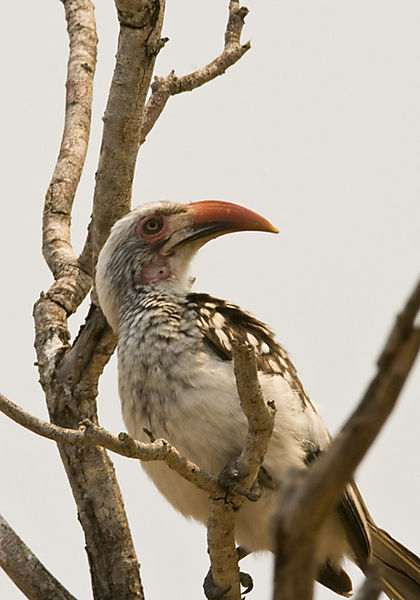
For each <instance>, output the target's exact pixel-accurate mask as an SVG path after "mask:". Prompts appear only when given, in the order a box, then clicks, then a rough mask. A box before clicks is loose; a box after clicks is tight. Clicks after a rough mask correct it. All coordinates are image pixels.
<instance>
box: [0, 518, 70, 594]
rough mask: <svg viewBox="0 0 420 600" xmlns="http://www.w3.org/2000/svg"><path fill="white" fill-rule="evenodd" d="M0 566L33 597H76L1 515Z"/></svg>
mask: <svg viewBox="0 0 420 600" xmlns="http://www.w3.org/2000/svg"><path fill="white" fill-rule="evenodd" d="M0 566H1V567H2V568H3V569H4V570H5V571H6V573H7V574H8V576H9V577H10V579H11V580H12V581H13V582H14V583H15V584H16V585H17V587H18V588H19V589H20V590H21V591H22V592H23V593H24V594H25V596H27V597H28V598H31V600H75V598H74V596H72V595H71V594H70V593H69V592H68V591H67V590H66V589H65V587H63V586H62V585H61V583H60V582H59V581H57V580H56V579H55V577H53V575H51V573H50V572H49V571H48V570H47V569H46V568H45V567H44V565H43V564H42V563H41V562H40V561H39V559H38V558H37V557H36V556H35V555H34V554H33V553H32V552H31V550H29V548H28V547H27V546H26V544H25V543H24V542H23V541H22V540H21V539H20V537H19V536H18V535H17V534H16V532H15V531H13V529H12V528H11V527H10V525H9V524H8V522H7V521H6V520H5V519H4V518H3V517H2V516H1V515H0Z"/></svg>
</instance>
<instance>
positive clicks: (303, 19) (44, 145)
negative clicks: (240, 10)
mask: <svg viewBox="0 0 420 600" xmlns="http://www.w3.org/2000/svg"><path fill="white" fill-rule="evenodd" d="M227 4H228V2H227V0H213V2H211V3H208V2H203V1H202V0H176V1H174V0H168V2H167V12H166V19H165V24H164V31H163V34H164V35H165V36H168V37H169V38H170V41H169V43H168V44H167V45H166V46H165V48H164V49H163V50H162V52H161V53H160V55H159V57H158V61H157V66H156V73H157V74H159V75H166V74H167V73H168V72H169V71H170V70H171V69H173V68H174V69H175V71H176V73H177V74H178V75H182V74H184V73H187V72H190V71H192V70H194V69H197V68H199V67H200V66H202V65H204V64H205V63H207V62H209V61H210V60H212V59H213V58H214V57H215V56H216V55H217V54H218V53H219V52H220V51H221V49H222V47H223V34H224V28H225V24H226V20H227ZM247 6H248V7H249V8H250V14H249V16H248V18H247V24H246V27H245V29H244V34H243V41H247V40H248V39H250V40H251V43H252V48H251V50H250V51H249V52H248V53H247V54H246V55H245V56H244V57H243V58H242V59H241V61H240V62H239V63H238V64H237V65H235V66H234V67H232V68H231V69H229V71H228V72H227V73H226V74H225V75H224V76H223V77H220V78H218V79H217V80H215V81H213V82H211V83H210V84H207V85H206V86H204V87H202V88H200V89H198V90H196V91H194V92H192V93H189V94H184V95H180V96H176V97H175V98H172V99H170V101H169V103H168V105H167V108H166V109H165V111H164V113H163V115H162V116H161V118H160V119H159V121H158V122H157V124H156V126H155V128H154V130H153V131H152V133H151V134H150V135H149V137H148V139H147V141H146V143H145V145H144V146H143V147H142V149H141V151H140V155H139V162H138V169H137V175H136V179H135V185H134V194H133V205H137V204H141V203H142V202H149V201H153V200H160V199H168V200H175V201H183V202H184V201H185V202H189V201H193V200H199V199H222V200H228V201H232V202H237V203H239V204H243V205H245V206H247V207H249V208H251V209H254V210H257V211H258V212H260V213H261V214H263V215H264V216H265V217H267V218H268V219H269V220H271V221H272V222H273V223H275V224H276V225H277V226H278V227H279V229H280V235H279V236H263V235H261V234H258V233H242V234H239V235H236V236H226V237H225V238H221V239H219V240H217V241H216V242H213V243H212V244H210V245H208V246H206V247H205V248H204V249H203V250H202V252H201V254H200V256H199V257H198V258H197V260H196V261H195V263H194V271H193V272H194V275H196V277H197V281H196V284H195V290H197V291H206V292H209V293H211V294H213V295H215V296H220V297H222V298H225V299H228V300H230V301H232V302H235V303H237V304H240V305H241V306H242V307H243V308H244V309H247V310H250V311H252V312H254V313H255V314H256V316H258V317H259V318H260V319H262V320H263V321H265V322H267V323H269V324H270V326H271V327H272V328H273V329H274V331H276V333H277V336H278V338H279V340H280V342H281V343H282V344H283V345H284V346H285V347H286V348H287V349H288V350H289V352H290V355H291V357H292V359H293V361H294V363H295V365H296V367H297V368H298V371H299V373H300V376H301V379H302V381H303V383H304V385H305V388H306V390H307V392H308V393H309V395H310V396H311V398H312V400H313V401H314V402H315V403H317V404H318V406H319V407H320V410H321V412H322V414H323V415H324V417H325V420H326V422H327V424H328V426H329V428H330V430H331V431H332V432H333V433H334V432H335V431H337V429H338V428H339V427H340V426H341V424H342V423H343V422H344V420H345V419H346V418H347V417H348V415H349V414H350V412H351V411H352V409H353V407H354V406H355V404H356V403H357V401H358V399H359V398H360V396H361V394H362V392H363V390H364V388H365V386H366V385H367V383H368V381H369V378H370V377H371V376H372V374H373V373H374V369H375V360H376V357H377V355H378V352H379V350H380V348H381V345H382V343H383V341H384V338H385V336H386V334H387V332H388V330H389V328H390V326H391V324H392V323H393V320H394V318H395V316H396V313H397V311H398V310H399V309H400V307H401V305H402V303H403V302H404V301H405V299H406V297H407V295H408V293H409V292H410V290H411V289H412V287H413V286H414V283H415V281H416V278H417V277H418V275H419V271H420V269H419V257H420V202H419V191H420V176H419V173H420V164H419V163H420V108H419V107H420V68H419V66H420V39H419V35H418V31H419V24H420V5H419V3H418V2H416V1H415V0H410V1H409V0H401V1H400V2H398V3H395V2H391V1H390V0H368V1H366V0H364V1H363V2H362V1H360V0H354V1H353V2H351V3H348V2H343V1H337V0H318V1H317V2H313V1H312V0H300V1H299V2H296V1H293V0H283V1H281V2H279V1H278V0H277V1H275V0H265V2H258V1H257V0H250V1H249V2H248V3H247ZM2 15H3V16H2V23H3V26H2V35H1V36H0V49H1V56H2V59H3V60H2V64H3V67H2V89H3V92H2V100H1V104H2V109H1V111H0V127H1V132H2V135H1V138H2V143H1V149H0V152H1V160H0V168H1V181H2V186H3V187H2V189H3V201H2V205H3V209H2V223H1V235H0V245H1V246H0V252H1V260H0V281H1V289H2V290H3V291H2V293H1V301H2V310H1V312H0V332H1V362H0V375H1V377H0V390H1V392H2V393H4V394H5V395H6V396H8V397H9V399H10V400H12V401H13V402H15V403H17V404H19V405H21V406H22V407H23V408H25V409H26V410H28V411H30V412H31V413H33V414H34V415H37V416H39V417H41V418H47V417H46V415H47V412H46V408H45V404H44V400H43V395H42V392H41V389H40V387H39V385H38V381H37V380H38V375H37V371H36V368H35V367H34V366H33V363H34V361H35V353H34V349H33V322H32V316H31V311H32V305H33V303H34V301H35V299H36V298H37V297H38V295H39V293H40V292H41V290H46V289H48V287H49V285H50V283H51V276H50V274H49V272H48V270H47V268H46V266H45V264H44V262H43V259H42V257H41V212H42V204H43V199H44V195H45V192H46V189H47V187H48V183H49V179H50V176H51V173H52V171H53V168H54V163H55V159H56V156H57V153H58V148H59V143H60V138H61V131H62V125H63V108H64V93H65V89H64V82H65V72H66V61H67V45H68V42H67V34H66V27H65V21H64V12H63V7H62V5H61V3H60V2H58V1H56V2H51V1H47V0H38V2H26V3H25V4H24V5H22V4H19V7H17V6H16V5H15V4H14V3H5V4H4V6H3V7H2ZM96 18H97V25H98V34H99V57H98V67H97V74H96V78H95V79H96V81H95V97H94V108H93V121H92V135H91V145H90V149H89V154H88V158H87V163H86V168H85V171H84V174H83V177H82V181H81V184H80V187H79V190H78V193H77V197H76V203H75V209H74V216H73V224H72V236H73V243H74V246H75V248H76V250H77V251H79V250H80V249H81V247H82V244H83V241H84V237H85V233H86V226H87V222H88V218H89V215H90V211H91V201H92V194H93V186H94V173H95V170H96V165H97V160H98V153H99V146H100V139H101V134H102V121H101V117H102V114H103V112H104V108H105V103H106V97H107V93H108V90H109V85H110V80H111V76H112V70H113V66H114V56H115V52H116V43H117V32H118V27H117V20H116V15H115V10H114V6H113V2H111V0H108V1H107V2H98V3H97V7H96ZM87 308H88V306H87V304H86V305H85V306H84V307H82V308H81V310H80V311H79V313H78V315H77V316H75V317H72V319H71V328H72V332H73V334H75V333H76V332H77V330H78V327H79V325H80V323H81V322H82V321H83V319H84V316H85V314H86V312H87ZM419 390H420V369H419V365H418V364H417V366H416V367H415V368H414V370H413V373H412V375H411V376H410V379H409V381H408V382H407V385H406V387H405V389H404V392H403V394H402V395H401V399H400V401H399V404H398V406H397V408H396V410H395V412H394V413H393V415H392V416H391V418H390V419H389V421H388V423H387V425H386V427H385V428H384V430H383V431H382V433H381V435H380V438H379V439H378V441H377V442H376V443H375V445H374V447H373V448H372V449H371V451H370V452H369V454H368V455H367V457H366V459H365V461H364V463H363V464H362V466H361V467H360V468H359V471H358V473H357V481H358V483H359V486H360V488H361V490H362V492H363V495H364V497H365V499H366V502H367V504H368V506H369V509H370V511H371V512H372V514H373V515H374V517H375V519H376V520H377V522H378V523H379V524H380V525H381V526H382V527H384V528H385V529H387V530H388V531H389V532H390V533H391V534H392V535H393V536H394V537H396V538H398V539H399V540H400V541H401V542H403V543H404V544H406V545H407V546H408V547H410V548H411V549H412V550H413V551H415V552H416V553H417V554H419V553H420V525H419V519H418V505H419V501H420V476H419V468H418V456H417V455H418V438H419V428H420V402H419V396H420V393H419ZM98 405H99V415H100V421H101V424H102V425H103V426H104V427H106V428H108V429H110V430H111V431H114V432H115V433H118V432H119V431H121V430H123V429H124V425H123V422H122V419H121V415H120V408H119V400H118V393H117V380H116V365H115V357H114V358H113V360H111V362H110V364H109V365H108V366H107V368H106V371H105V374H104V376H103V378H102V380H101V387H100V395H99V398H98ZM0 433H1V452H0V474H1V494H0V500H1V502H0V511H1V512H2V513H3V514H4V516H5V518H6V519H8V520H9V522H10V524H11V525H12V527H13V528H14V529H15V530H16V531H17V533H18V534H20V535H21V536H22V538H23V540H24V541H25V542H26V543H27V544H28V545H29V547H30V548H31V549H32V550H33V551H34V552H35V554H36V555H37V556H38V557H39V558H40V560H41V561H43V563H44V564H45V566H46V567H47V568H48V569H50V570H51V571H52V573H53V574H54V575H55V576H56V577H57V578H58V579H59V580H60V581H61V582H62V583H63V584H64V585H65V586H67V588H68V589H69V591H71V592H72V593H73V594H74V595H75V596H76V597H77V598H78V599H79V600H84V599H88V598H90V597H91V593H90V585H89V574H88V565H87V559H86V555H85V551H84V540H83V534H82V530H81V528H80V525H79V523H78V521H77V514H76V508H75V505H74V502H73V499H72V495H71V491H70V487H69V484H68V482H67V479H66V477H65V474H64V470H63V467H62V465H61V462H60V460H59V457H58V452H57V449H56V447H55V445H54V443H53V442H50V441H47V440H44V439H41V438H39V437H37V436H35V435H34V434H32V433H30V432H28V431H26V430H24V429H22V428H21V427H19V426H17V425H15V424H14V423H13V422H11V421H9V420H8V419H7V418H6V417H4V416H3V415H0ZM112 460H113V461H114V464H115V467H116V469H117V473H118V477H119V481H120V484H121V488H122V492H123V496H124V500H125V504H126V509H127V513H128V518H129V521H130V525H131V529H132V533H133V536H134V539H135V545H136V549H137V553H138V557H139V561H140V563H141V575H142V580H143V585H144V588H145V593H146V598H147V600H160V599H162V598H169V597H170V598H173V599H174V600H183V599H185V598H191V599H192V598H198V597H200V594H202V592H201V584H202V580H203V577H204V575H205V573H206V572H207V569H208V557H207V553H206V537H205V529H204V528H203V527H202V526H200V525H198V524H195V523H193V522H189V521H186V520H185V519H184V518H183V517H181V516H180V515H178V514H177V513H175V511H174V509H173V508H171V507H170V506H169V504H168V503H167V502H166V501H165V500H164V499H163V498H162V497H161V496H160V495H159V494H158V492H157V491H155V489H154V487H153V485H152V483H151V482H149V481H148V480H147V478H146V477H145V475H144V474H143V473H142V470H141V468H140V466H139V465H138V463H137V462H135V461H133V460H129V459H124V458H121V457H119V456H114V455H113V456H112ZM243 569H244V570H246V571H248V572H249V573H251V574H252V576H253V577H254V582H255V591H254V592H253V593H252V594H251V595H250V598H251V599H252V598H259V599H263V598H267V599H268V598H270V594H271V591H270V590H271V577H272V575H271V569H272V564H271V557H270V556H269V555H261V556H257V557H251V558H249V559H246V560H245V561H244V564H243ZM351 573H352V576H353V577H354V580H355V584H356V585H357V582H358V581H359V580H360V575H359V574H358V572H357V570H356V569H355V568H351ZM316 594H317V595H316V598H317V599H318V600H328V599H332V598H334V597H336V596H335V595H334V594H333V593H330V592H329V591H327V590H325V589H324V588H320V587H319V588H318V589H317V592H316ZM0 597H1V598H5V599H8V600H18V599H20V598H23V595H22V594H21V593H20V592H19V590H17V589H16V588H15V587H14V585H13V584H12V583H11V582H10V581H9V580H8V578H7V577H6V575H5V574H4V573H3V572H0Z"/></svg>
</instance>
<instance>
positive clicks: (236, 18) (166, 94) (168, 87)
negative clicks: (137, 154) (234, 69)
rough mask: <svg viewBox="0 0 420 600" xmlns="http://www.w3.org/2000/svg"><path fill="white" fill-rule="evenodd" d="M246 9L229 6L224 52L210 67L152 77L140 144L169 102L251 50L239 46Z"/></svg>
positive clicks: (235, 3)
mask: <svg viewBox="0 0 420 600" xmlns="http://www.w3.org/2000/svg"><path fill="white" fill-rule="evenodd" d="M247 14H248V9H247V8H246V7H245V6H241V7H240V6H239V0H231V1H230V3H229V18H228V23H227V26H226V32H225V45H224V49H223V52H222V53H221V54H220V55H219V56H218V57H217V58H215V59H214V60H212V61H211V62H210V63H208V64H207V65H205V66H204V67H202V68H201V69H198V70H197V71H193V72H192V73H189V74H188V75H183V76H182V77H177V75H175V72H174V71H172V72H171V73H170V74H169V75H168V76H167V77H155V81H154V82H153V83H152V86H151V88H152V94H151V96H150V98H149V100H148V102H147V104H146V107H145V111H144V118H143V123H142V128H141V143H143V142H144V141H145V139H146V137H147V135H148V134H149V133H150V131H151V129H152V127H153V125H154V124H155V123H156V121H157V119H158V118H159V116H160V115H161V113H162V111H163V109H164V108H165V105H166V103H167V101H168V100H169V98H170V97H171V96H174V95H176V94H182V93H183V92H191V91H192V90H195V89H196V88H198V87H200V86H202V85H204V84H205V83H208V82H209V81H211V80H212V79H215V78H216V77H218V76H219V75H223V73H224V72H225V71H226V69H228V68H229V67H231V66H232V65H234V64H235V63H236V62H238V60H239V59H240V58H241V57H242V56H243V55H244V54H245V52H246V51H247V50H249V49H250V47H251V44H250V42H247V43H246V44H241V33H242V29H243V26H244V24H245V17H246V15H247Z"/></svg>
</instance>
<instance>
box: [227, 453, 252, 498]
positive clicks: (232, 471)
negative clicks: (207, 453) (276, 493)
mask: <svg viewBox="0 0 420 600" xmlns="http://www.w3.org/2000/svg"><path fill="white" fill-rule="evenodd" d="M245 477H248V473H241V472H240V468H239V459H238V457H235V458H232V459H231V460H230V461H229V462H228V463H227V465H226V466H225V467H224V469H223V471H222V472H221V473H220V475H219V485H220V487H221V488H223V489H224V490H226V492H231V493H233V492H234V493H236V494H239V495H240V496H245V498H248V500H250V501H251V502H256V501H257V500H258V499H259V498H260V496H261V488H260V486H259V483H258V479H256V480H255V481H254V483H253V484H252V487H251V489H250V490H241V488H240V485H239V484H240V482H241V480H242V479H245Z"/></svg>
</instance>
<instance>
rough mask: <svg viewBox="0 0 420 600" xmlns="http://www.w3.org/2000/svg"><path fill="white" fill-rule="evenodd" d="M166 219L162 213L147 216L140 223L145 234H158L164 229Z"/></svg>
mask: <svg viewBox="0 0 420 600" xmlns="http://www.w3.org/2000/svg"><path fill="white" fill-rule="evenodd" d="M163 224H164V219H163V216H162V215H152V216H151V217H147V218H146V219H145V220H144V221H143V222H142V223H139V225H140V227H139V229H140V230H141V232H142V233H144V234H145V235H156V234H157V233H159V232H160V231H161V230H162V227H163Z"/></svg>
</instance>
